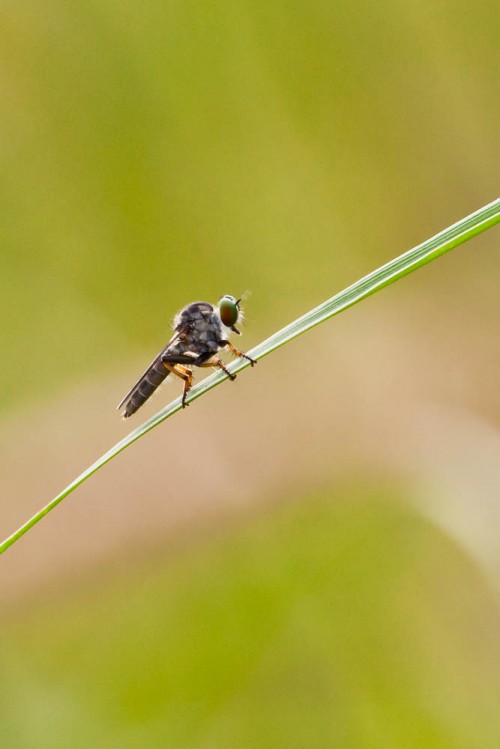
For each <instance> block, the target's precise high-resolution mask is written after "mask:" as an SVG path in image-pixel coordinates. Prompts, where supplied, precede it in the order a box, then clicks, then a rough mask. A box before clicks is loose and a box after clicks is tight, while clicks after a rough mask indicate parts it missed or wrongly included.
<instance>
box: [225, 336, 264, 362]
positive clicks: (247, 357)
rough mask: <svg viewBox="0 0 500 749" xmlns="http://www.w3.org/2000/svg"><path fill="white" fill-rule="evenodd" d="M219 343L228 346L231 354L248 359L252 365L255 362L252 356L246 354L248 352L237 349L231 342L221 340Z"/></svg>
mask: <svg viewBox="0 0 500 749" xmlns="http://www.w3.org/2000/svg"><path fill="white" fill-rule="evenodd" d="M220 345H221V346H226V348H228V349H229V351H230V352H231V353H232V354H234V355H235V356H239V357H240V359H246V360H247V361H249V362H250V365H251V366H252V367H253V365H254V364H257V362H256V361H255V359H252V357H251V356H248V354H244V353H243V351H238V349H237V348H236V347H235V346H233V344H232V343H230V342H229V341H221V342H220Z"/></svg>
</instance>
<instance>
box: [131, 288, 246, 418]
mask: <svg viewBox="0 0 500 749" xmlns="http://www.w3.org/2000/svg"><path fill="white" fill-rule="evenodd" d="M240 302H241V299H235V297H234V296H230V295H229V294H226V295H225V296H223V297H222V299H221V300H220V302H219V303H218V305H217V307H214V306H213V305H211V304H209V302H193V303H192V304H188V305H187V306H186V307H184V308H183V309H182V310H181V311H180V312H179V313H178V314H177V315H176V316H175V318H174V325H173V327H174V330H175V332H174V335H173V336H172V338H171V339H170V341H169V342H168V343H167V345H166V346H165V348H164V349H162V351H160V353H159V354H158V356H157V357H156V359H155V360H154V361H153V362H152V363H151V364H150V365H149V367H148V368H147V369H146V371H145V372H144V374H143V375H141V377H140V378H139V379H138V380H137V382H136V383H135V385H134V386H133V387H132V388H131V389H130V390H129V392H128V393H127V395H126V396H125V398H124V399H123V400H122V402H121V403H120V405H119V406H118V410H120V409H122V408H123V407H125V410H124V412H123V418H124V419H127V418H128V417H129V416H132V414H134V413H135V412H136V411H137V410H138V409H139V408H140V407H141V406H142V405H143V404H144V403H145V402H146V401H147V399H148V398H149V397H150V395H152V393H154V391H155V390H156V388H157V387H159V385H161V383H162V382H163V380H164V379H165V378H166V377H167V376H168V375H169V374H170V372H173V374H175V375H177V376H178V377H180V378H181V380H184V392H183V394H182V407H183V408H184V407H185V406H187V405H188V404H187V403H186V396H187V394H188V393H189V391H190V389H191V385H192V382H193V372H192V369H191V367H193V366H196V367H216V368H219V369H222V371H223V372H225V373H226V374H227V376H228V377H229V379H230V380H235V379H236V375H234V374H231V372H229V371H228V370H227V369H226V366H225V365H224V362H222V361H221V360H220V359H219V357H218V356H217V354H218V352H219V350H220V349H221V348H228V349H229V350H230V351H231V352H232V353H233V354H234V355H235V356H241V357H243V358H244V359H248V361H249V362H250V363H251V365H252V367H253V365H254V364H256V362H255V360H254V359H252V358H251V357H250V356H247V355H246V354H243V353H242V352H241V351H238V349H236V348H235V347H234V346H233V345H232V344H231V343H229V335H230V333H231V332H233V333H237V334H238V335H240V331H239V330H238V329H237V328H236V323H237V322H238V321H241V319H242V317H243V315H242V312H241V310H240Z"/></svg>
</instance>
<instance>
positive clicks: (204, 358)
mask: <svg viewBox="0 0 500 749" xmlns="http://www.w3.org/2000/svg"><path fill="white" fill-rule="evenodd" d="M193 364H196V366H197V367H218V368H219V369H222V371H223V372H224V374H226V375H227V376H228V377H229V379H230V380H235V379H236V375H235V374H233V373H232V372H230V371H229V369H228V368H227V367H226V365H225V364H224V362H223V361H222V360H221V359H219V357H218V356H215V354H211V353H205V354H200V356H199V357H198V358H197V359H195V360H194V362H193Z"/></svg>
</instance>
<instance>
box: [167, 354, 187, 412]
mask: <svg viewBox="0 0 500 749" xmlns="http://www.w3.org/2000/svg"><path fill="white" fill-rule="evenodd" d="M163 366H164V367H165V369H168V371H169V372H173V374H176V375H177V377H180V378H181V380H184V390H183V392H182V408H186V406H189V403H186V396H187V394H188V393H189V391H190V390H191V386H192V384H193V373H192V372H191V370H190V369H189V368H188V367H183V366H182V364H168V363H167V362H166V361H164V362H163Z"/></svg>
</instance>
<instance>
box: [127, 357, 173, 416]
mask: <svg viewBox="0 0 500 749" xmlns="http://www.w3.org/2000/svg"><path fill="white" fill-rule="evenodd" d="M168 374H170V372H169V371H168V369H166V367H165V366H164V365H163V362H162V360H161V358H160V357H157V358H156V359H155V360H154V362H153V363H152V364H151V366H150V367H149V369H147V370H146V371H145V372H144V374H143V375H142V377H141V378H140V380H138V381H137V382H136V384H135V385H134V387H133V388H132V390H130V391H129V392H128V393H127V395H126V396H125V398H124V399H123V400H122V402H121V403H120V405H119V406H118V408H119V409H121V408H122V407H123V406H125V411H124V412H123V418H124V419H128V417H129V416H132V414H135V412H136V411H137V409H139V408H140V407H141V406H142V405H143V404H144V403H145V402H146V401H147V399H148V398H149V397H150V396H151V395H152V394H153V393H154V391H155V390H156V388H158V387H159V386H160V385H161V383H162V382H163V380H164V379H165V378H166V376H167V375H168Z"/></svg>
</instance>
